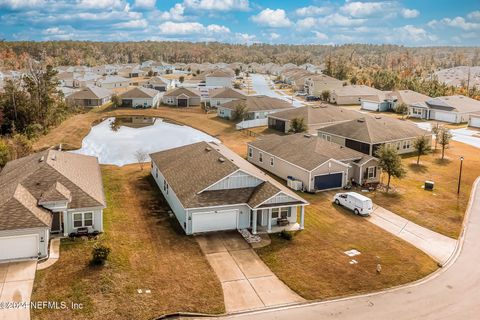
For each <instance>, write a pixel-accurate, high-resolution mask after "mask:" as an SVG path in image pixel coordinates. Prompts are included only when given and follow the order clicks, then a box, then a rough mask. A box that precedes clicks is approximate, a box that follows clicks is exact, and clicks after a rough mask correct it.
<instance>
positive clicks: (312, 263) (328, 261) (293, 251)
mask: <svg viewBox="0 0 480 320" xmlns="http://www.w3.org/2000/svg"><path fill="white" fill-rule="evenodd" d="M301 195H302V196H303V197H305V198H306V199H307V200H308V201H310V203H311V205H310V206H308V207H307V209H306V214H305V230H303V231H300V232H297V233H296V235H295V237H294V239H293V241H287V240H283V239H281V238H280V237H278V236H271V238H272V244H271V245H270V246H268V247H264V248H261V249H257V253H258V254H259V255H260V257H261V258H262V259H263V260H264V261H265V262H266V264H267V265H268V266H269V267H270V268H271V269H272V271H273V272H274V273H275V274H276V275H277V276H278V277H279V278H280V279H281V280H282V281H284V282H285V283H286V284H287V285H288V286H289V287H290V288H292V289H293V290H294V291H296V292H297V293H298V294H300V295H301V296H303V297H304V298H306V299H326V298H333V297H338V296H343V295H351V294H358V293H362V292H371V291H375V290H380V289H384V288H388V287H392V286H396V285H400V284H404V283H408V282H411V281H414V280H417V279H420V278H422V277H424V276H426V275H428V274H430V273H431V272H433V271H435V270H436V269H437V265H436V263H435V262H434V261H433V260H432V259H431V258H430V257H428V256H427V255H426V254H424V253H422V252H421V251H419V250H418V249H416V248H415V247H413V246H411V245H410V244H408V243H406V242H404V241H402V240H400V239H399V238H397V237H394V236H392V235H391V234H389V233H387V232H386V231H384V230H382V229H380V228H378V227H376V226H375V225H373V224H371V223H370V222H368V221H366V220H364V219H363V218H361V217H359V216H355V215H354V214H352V213H351V212H349V211H347V210H346V209H343V208H341V207H338V206H334V205H332V203H331V199H330V195H329V194H328V193H320V194H316V195H308V194H301ZM350 249H356V250H358V251H360V252H361V255H359V256H356V257H354V258H350V257H348V256H347V255H345V254H344V251H347V250H350ZM377 257H378V258H377ZM351 259H355V260H357V261H358V264H354V265H351V264H349V261H350V260H351ZM378 262H380V263H381V265H382V272H381V274H377V272H376V266H377V263H378Z"/></svg>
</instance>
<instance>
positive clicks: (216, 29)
mask: <svg viewBox="0 0 480 320" xmlns="http://www.w3.org/2000/svg"><path fill="white" fill-rule="evenodd" d="M159 29H160V33H161V34H163V35H183V36H185V35H213V34H217V35H218V34H226V33H229V32H230V29H228V28H227V27H225V26H220V25H217V24H210V25H208V26H204V25H203V24H201V23H198V22H172V21H167V22H164V23H162V24H160V25H159Z"/></svg>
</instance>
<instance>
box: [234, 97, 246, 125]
mask: <svg viewBox="0 0 480 320" xmlns="http://www.w3.org/2000/svg"><path fill="white" fill-rule="evenodd" d="M246 116H247V105H246V104H245V103H243V102H242V103H239V104H237V105H236V106H235V109H234V110H233V115H232V120H240V121H243V120H244V119H245V117H246Z"/></svg>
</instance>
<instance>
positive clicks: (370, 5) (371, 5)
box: [340, 2, 392, 18]
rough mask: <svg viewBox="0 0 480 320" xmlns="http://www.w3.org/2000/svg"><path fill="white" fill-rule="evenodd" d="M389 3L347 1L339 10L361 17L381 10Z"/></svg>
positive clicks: (389, 3)
mask: <svg viewBox="0 0 480 320" xmlns="http://www.w3.org/2000/svg"><path fill="white" fill-rule="evenodd" d="M391 5H392V3H391V2H347V3H346V4H345V5H344V6H342V7H341V8H340V11H341V12H343V13H345V14H348V15H350V16H352V17H355V18H362V17H368V16H371V15H373V14H376V13H378V12H383V11H385V10H386V9H387V8H388V7H390V6H391Z"/></svg>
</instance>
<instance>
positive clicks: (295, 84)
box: [282, 67, 312, 91]
mask: <svg viewBox="0 0 480 320" xmlns="http://www.w3.org/2000/svg"><path fill="white" fill-rule="evenodd" d="M311 76H312V73H311V72H309V71H307V70H305V69H300V68H298V67H295V68H292V69H289V70H286V71H284V72H283V73H282V78H283V81H284V82H285V83H286V84H289V85H291V86H292V88H293V89H294V90H295V91H303V90H304V89H305V81H306V80H307V79H308V78H309V77H311Z"/></svg>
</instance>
